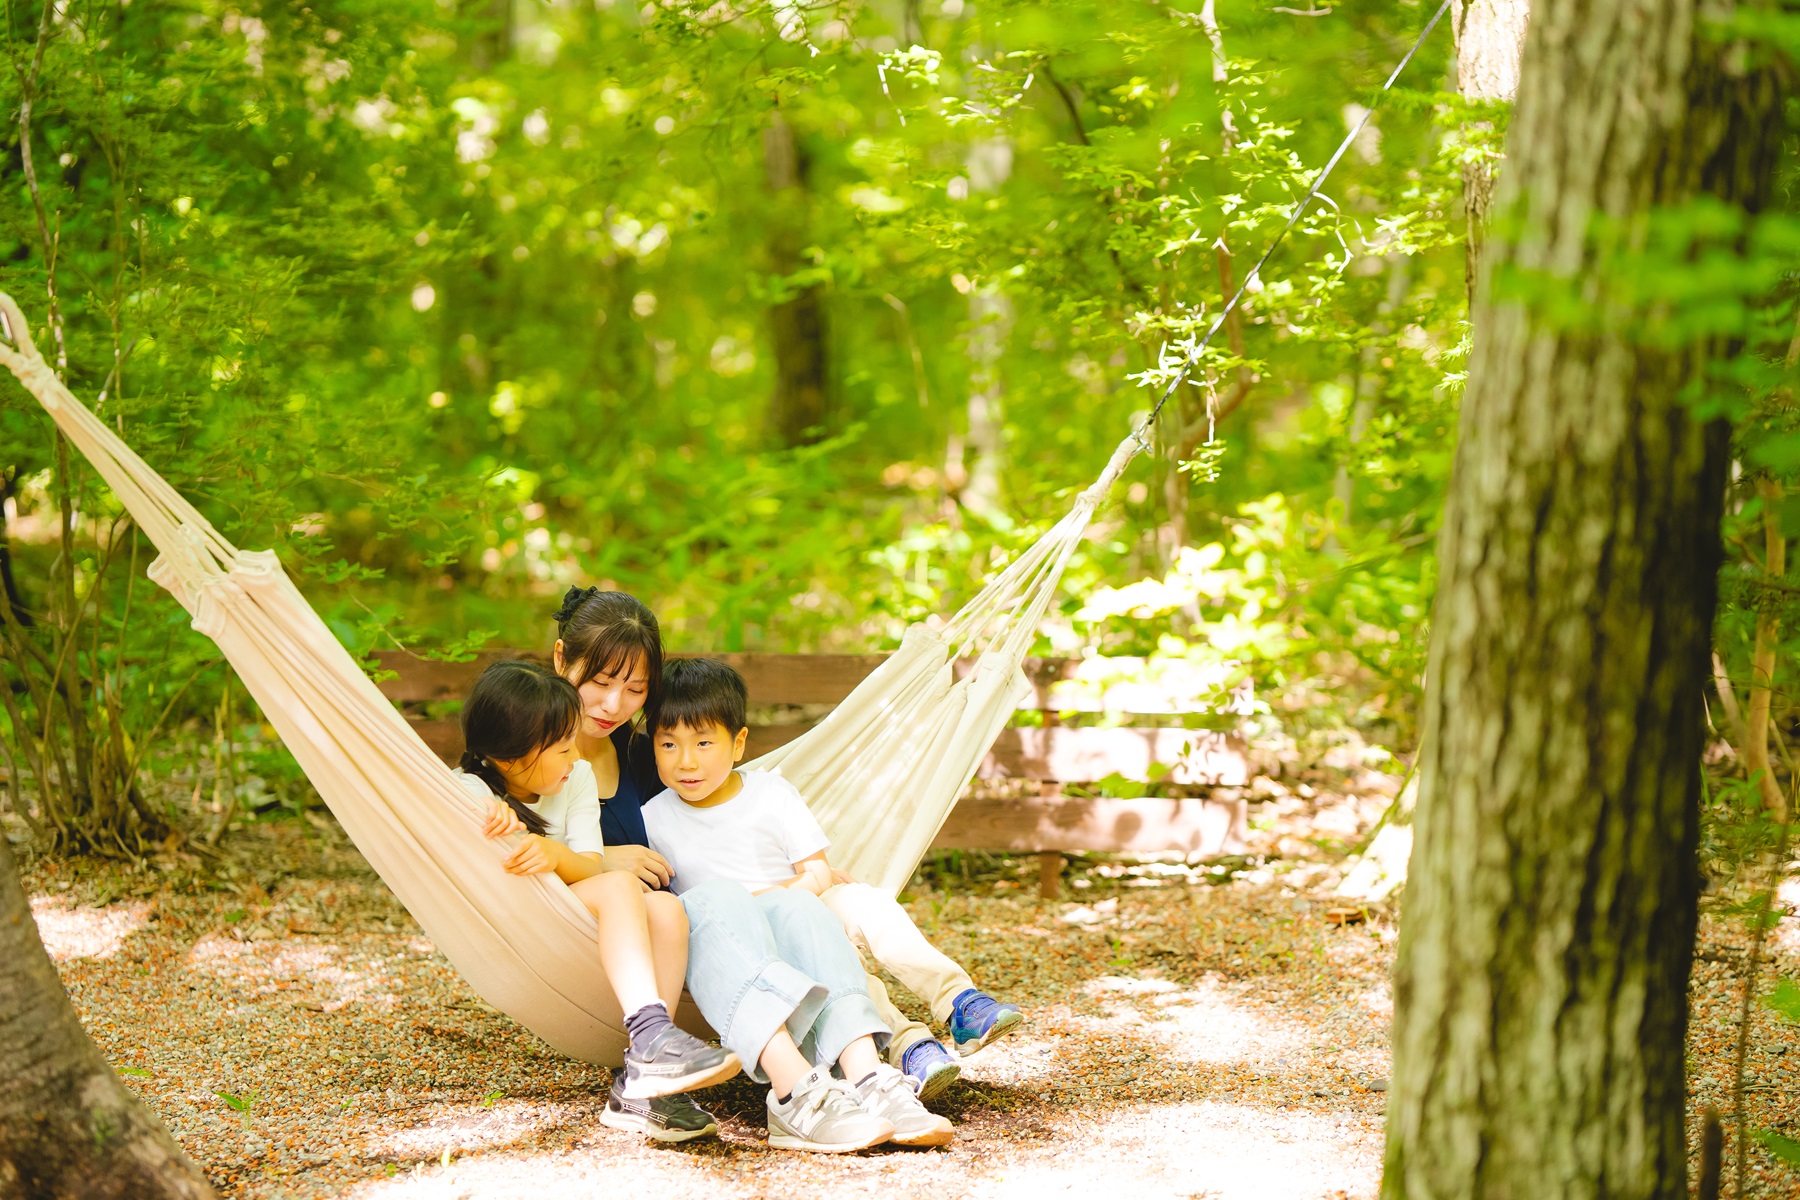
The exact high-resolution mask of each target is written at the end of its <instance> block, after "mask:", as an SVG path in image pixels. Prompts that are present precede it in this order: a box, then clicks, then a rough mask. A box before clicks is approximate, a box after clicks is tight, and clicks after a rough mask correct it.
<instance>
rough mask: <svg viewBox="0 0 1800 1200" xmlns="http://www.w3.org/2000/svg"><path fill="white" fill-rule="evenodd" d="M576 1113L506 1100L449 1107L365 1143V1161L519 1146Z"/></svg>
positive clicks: (410, 1159)
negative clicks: (410, 1125) (423, 1119)
mask: <svg viewBox="0 0 1800 1200" xmlns="http://www.w3.org/2000/svg"><path fill="white" fill-rule="evenodd" d="M575 1115H576V1114H574V1113H572V1112H570V1110H569V1109H568V1108H567V1106H565V1105H560V1104H543V1103H533V1102H530V1101H517V1100H514V1101H506V1102H503V1103H499V1104H493V1103H492V1102H490V1103H489V1104H488V1105H481V1104H474V1105H457V1106H455V1107H448V1106H446V1107H445V1108H444V1110H443V1111H441V1112H439V1113H438V1114H437V1115H435V1116H432V1117H430V1118H428V1119H426V1120H425V1121H423V1122H422V1123H420V1124H418V1125H414V1126H412V1127H411V1128H408V1129H401V1130H397V1131H395V1132H392V1133H385V1134H374V1135H371V1136H369V1137H367V1138H364V1139H362V1141H361V1142H360V1143H359V1144H358V1147H357V1148H358V1151H359V1152H360V1153H361V1154H362V1156H363V1157H364V1158H370V1159H386V1160H396V1161H401V1162H413V1161H418V1160H421V1159H437V1158H441V1157H442V1155H443V1154H444V1152H445V1151H446V1150H448V1151H449V1152H450V1153H451V1155H453V1156H456V1155H462V1154H466V1153H469V1152H470V1151H474V1150H481V1149H486V1148H489V1147H506V1146H512V1145H516V1144H518V1143H519V1142H521V1141H525V1140H527V1139H529V1138H530V1137H531V1136H532V1135H534V1134H538V1133H542V1132H543V1131H545V1130H548V1129H553V1128H555V1127H556V1126H558V1125H561V1124H564V1123H566V1122H567V1121H569V1120H570V1119H571V1117H573V1116H575Z"/></svg>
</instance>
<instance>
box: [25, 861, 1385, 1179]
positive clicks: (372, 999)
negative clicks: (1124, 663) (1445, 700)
mask: <svg viewBox="0 0 1800 1200" xmlns="http://www.w3.org/2000/svg"><path fill="white" fill-rule="evenodd" d="M266 836H269V837H276V836H286V835H285V834H281V833H279V832H277V833H271V834H268V835H266ZM308 836H309V837H310V835H308ZM309 853H310V854H313V855H315V856H319V857H321V858H322V859H323V861H322V862H319V863H311V864H310V865H308V864H309V860H308V858H307V855H308V854H309ZM257 861H259V862H265V861H267V862H282V863H283V864H284V869H283V873H282V874H279V875H276V874H274V873H271V874H269V875H268V876H266V877H265V878H266V880H267V882H266V883H258V882H256V881H255V880H252V879H250V878H248V877H247V875H244V874H240V875H238V876H235V877H232V878H231V879H230V880H228V881H209V882H207V883H204V884H203V885H202V886H198V887H193V888H192V889H191V890H182V889H177V888H170V887H167V886H161V887H159V886H158V883H159V881H158V880H156V879H155V878H152V879H150V880H149V881H148V882H147V883H146V882H145V881H141V880H131V879H125V880H108V881H99V880H96V881H95V882H94V883H93V885H92V886H91V887H89V888H87V889H85V890H83V889H75V890H73V891H71V892H70V893H69V895H68V897H67V898H66V899H62V898H58V899H54V900H46V899H44V897H43V896H42V895H40V904H39V911H40V913H41V914H43V915H44V916H45V917H46V918H47V919H46V926H47V932H46V938H47V939H48V940H53V941H54V942H55V944H56V945H57V946H58V947H59V954H65V955H74V956H73V957H65V958H63V959H62V962H61V970H62V973H63V979H64V981H65V984H66V985H67V986H68V987H69V990H70V994H71V997H72V998H73V1000H74V1002H75V1004H76V1007H77V1009H78V1011H79V1012H80V1013H81V1015H82V1018H83V1020H84V1022H85V1023H86V1025H87V1028H88V1029H89V1031H90V1032H91V1033H92V1034H93V1036H94V1038H95V1040H96V1041H97V1042H98V1043H99V1045H100V1046H101V1048H102V1049H103V1050H104V1051H105V1053H106V1054H107V1056H108V1057H109V1059H111V1061H112V1062H113V1063H114V1064H115V1065H116V1066H117V1067H118V1068H119V1069H120V1070H121V1071H122V1072H123V1073H124V1074H125V1077H126V1083H127V1084H128V1085H129V1086H130V1087H131V1088H132V1089H133V1090H134V1091H136V1092H137V1093H138V1094H139V1095H140V1096H142V1097H143V1098H144V1099H145V1100H146V1101H147V1102H148V1103H149V1104H150V1105H151V1106H152V1108H153V1109H154V1110H155V1111H156V1112H157V1114H158V1115H159V1116H160V1117H161V1118H162V1119H163V1121H164V1122H165V1123H166V1124H167V1125H168V1127H169V1128H170V1130H171V1131H172V1132H173V1133H174V1135H175V1136H176V1138H177V1139H178V1140H179V1141H180V1142H181V1144H182V1145H183V1147H184V1148H185V1149H186V1150H187V1151H188V1153H190V1154H191V1155H193V1156H194V1157H195V1159H196V1160H197V1161H198V1162H200V1163H201V1165H202V1166H203V1168H204V1169H205V1170H206V1172H207V1174H208V1176H209V1177H210V1178H211V1179H212V1180H213V1181H214V1183H215V1185H216V1186H217V1187H218V1189H219V1191H220V1194H221V1195H222V1196H225V1197H234V1198H237V1197H245V1198H250V1197H253V1198H256V1200H277V1198H279V1200H290V1198H291V1200H314V1198H323V1197H328V1196H359V1197H364V1196H367V1197H374V1196H380V1197H389V1196H393V1197H409V1196H418V1197H443V1198H445V1200H452V1198H454V1200H476V1198H478V1197H479V1198H481V1200H486V1198H487V1197H506V1196H518V1197H529V1198H530V1200H542V1198H543V1197H544V1196H545V1195H547V1194H552V1193H555V1194H569V1195H598V1194H602V1193H604V1194H609V1195H610V1194H615V1193H619V1192H624V1193H627V1194H636V1193H642V1194H645V1195H649V1196H654V1197H656V1198H657V1200H737V1198H739V1197H743V1198H749V1197H761V1196H786V1197H794V1198H795V1200H808V1198H810V1197H813V1196H822V1195H827V1194H830V1195H833V1196H839V1195H841V1196H854V1197H862V1196H868V1197H877V1196H879V1197H882V1198H883V1200H886V1198H887V1197H892V1196H907V1197H911V1196H920V1197H937V1196H943V1197H945V1198H946V1200H950V1198H954V1197H962V1196H971V1197H996V1198H998V1197H1009V1196H1028V1197H1032V1198H1034V1200H1035V1198H1036V1197H1038V1196H1040V1195H1049V1196H1056V1195H1082V1196H1090V1195H1093V1194H1095V1193H1101V1194H1104V1192H1105V1191H1106V1190H1108V1189H1113V1190H1116V1189H1117V1187H1118V1186H1119V1184H1120V1183H1121V1182H1124V1181H1127V1180H1129V1182H1130V1183H1131V1184H1132V1186H1133V1188H1134V1190H1135V1192H1136V1193H1137V1194H1136V1195H1134V1197H1133V1200H1149V1198H1151V1197H1165V1196H1166V1197H1192V1196H1209V1197H1246V1198H1249V1197H1273V1198H1276V1200H1281V1198H1285V1197H1290V1196H1291V1197H1295V1198H1297V1200H1312V1198H1315V1197H1316V1198H1318V1200H1328V1198H1334V1197H1358V1198H1362V1197H1366V1196H1372V1195H1373V1188H1374V1181H1375V1179H1376V1162H1377V1158H1378V1154H1379V1145H1380V1121H1381V1109H1382V1100H1383V1097H1382V1096H1381V1095H1380V1094H1379V1093H1378V1092H1377V1091H1374V1090H1372V1089H1371V1088H1369V1087H1368V1086H1366V1085H1367V1084H1368V1083H1369V1082H1370V1081H1371V1079H1372V1078H1373V1077H1375V1076H1378V1075H1382V1074H1385V1073H1386V1057H1385V1056H1386V1037H1387V1027H1388V1019H1387V1015H1386V1012H1385V1011H1384V1009H1385V1007H1386V1004H1385V997H1386V985H1385V978H1386V972H1387V970H1388V964H1389V961H1390V959H1391V945H1390V942H1389V940H1388V938H1387V936H1386V934H1387V931H1388V930H1389V929H1391V926H1387V925H1384V926H1382V927H1381V928H1379V929H1377V928H1371V927H1369V926H1366V925H1359V926H1353V927H1345V926H1336V925H1333V924H1332V923H1331V922H1329V921H1327V920H1326V919H1325V917H1324V915H1323V914H1324V912H1325V908H1326V905H1325V903H1324V901H1323V898H1322V896H1320V895H1317V894H1314V893H1310V892H1307V891H1305V890H1303V889H1301V888H1296V887H1289V886H1285V885H1283V884H1282V883H1281V882H1280V881H1279V880H1270V879H1268V878H1264V875H1266V872H1263V871H1261V869H1259V870H1258V873H1257V877H1256V878H1253V879H1245V880H1240V881H1238V882H1230V883H1225V884H1220V885H1217V886H1215V885H1213V884H1210V883H1206V882H1204V881H1201V880H1197V879H1195V878H1194V877H1193V876H1192V875H1191V874H1188V875H1174V874H1171V875H1168V877H1167V878H1164V877H1162V876H1160V875H1144V876H1131V877H1128V878H1124V879H1117V878H1112V877H1109V876H1104V875H1099V874H1095V875H1093V876H1092V877H1091V878H1089V879H1088V887H1086V888H1082V889H1077V890H1076V893H1075V894H1076V897H1077V898H1073V899H1070V900H1065V901H1045V900H1040V899H1038V898H1037V897H1036V896H1034V895H1032V894H1030V893H1029V891H1028V890H1026V889H1023V888H998V887H991V888H990V887H986V886H982V885H976V886H974V887H967V888H965V887H958V888H955V889H952V890H926V891H923V892H921V893H920V894H918V895H913V896H910V897H908V898H907V903H908V906H909V911H911V912H912V913H913V915H914V918H915V920H918V921H919V922H920V924H921V927H922V928H924V929H925V930H926V932H927V934H928V936H930V937H932V938H933V939H934V940H935V941H936V942H937V943H938V944H939V945H940V946H942V947H944V948H946V949H947V950H949V951H950V952H952V953H953V954H955V955H956V956H957V957H958V958H960V959H961V960H962V961H963V962H964V963H965V965H966V966H967V967H968V968H969V970H970V971H971V972H972V973H973V974H974V976H975V978H976V980H977V981H978V983H980V984H981V985H982V986H984V987H986V988H987V989H988V990H990V991H993V992H994V993H996V994H997V995H1000V996H1001V997H1002V998H1004V999H1008V1000H1012V1001H1014V1002H1016V1003H1018V1004H1020V1005H1021V1006H1023V1008H1024V1010H1025V1012H1026V1021H1025V1024H1024V1026H1023V1027H1022V1028H1021V1029H1020V1030H1019V1032H1017V1033H1016V1034H1014V1035H1013V1036H1011V1037H1009V1038H1007V1039H1005V1040H1003V1041H1001V1042H999V1043H997V1044H996V1045H994V1046H992V1047H990V1048H988V1049H987V1050H985V1051H983V1052H982V1053H980V1054H978V1055H975V1056H974V1057H972V1058H968V1059H964V1060H962V1067H963V1075H962V1082H961V1083H959V1084H957V1085H955V1086H953V1087H952V1088H950V1089H949V1090H948V1091H947V1092H946V1093H945V1094H944V1095H943V1096H942V1097H941V1098H940V1099H939V1100H938V1101H937V1102H936V1106H937V1107H938V1108H939V1110H940V1111H942V1112H943V1113H944V1114H945V1115H947V1116H949V1117H950V1118H951V1119H952V1120H953V1121H955V1122H956V1124H957V1128H958V1140H957V1141H956V1142H955V1143H954V1144H953V1145H952V1146H950V1147H948V1148H946V1149H943V1150H939V1151H897V1150H886V1151H876V1152H871V1153H868V1154H864V1155H856V1156H850V1157H847V1158H843V1157H836V1156H831V1157H823V1156H810V1155H796V1154H784V1153H781V1152H777V1151H771V1150H769V1149H768V1148H767V1145H766V1142H765V1140H764V1138H765V1132H764V1119H763V1104H764V1097H765V1091H764V1089H762V1088H760V1087H757V1086H755V1085H753V1084H750V1083H749V1082H748V1081H747V1080H743V1079H739V1080H735V1081H733V1082H731V1083H729V1084H727V1085H724V1086H722V1087H719V1088H716V1089H713V1090H711V1091H709V1092H707V1093H706V1094H705V1095H704V1096H702V1097H701V1100H702V1102H703V1103H704V1104H705V1105H706V1106H707V1107H708V1108H710V1109H711V1110H712V1111H714V1112H715V1113H717V1115H718V1117H719V1119H720V1123H721V1126H722V1136H721V1138H720V1139H719V1140H716V1141H703V1142H699V1143H695V1144H693V1145H690V1146H687V1147H682V1148H668V1147H659V1146H655V1145H650V1144H646V1143H645V1142H643V1141H642V1140H641V1139H639V1138H637V1137H635V1136H633V1135H630V1134H624V1133H618V1132H615V1131H612V1130H608V1129H606V1128H604V1127H603V1126H601V1125H600V1124H599V1117H600V1114H601V1112H602V1111H603V1109H604V1106H605V1098H606V1091H607V1085H608V1082H609V1073H608V1072H607V1071H606V1070H604V1069H602V1068H597V1067H594V1066H590V1065H588V1064H584V1063H579V1062H574V1061H572V1060H569V1059H567V1058H564V1057H563V1056H561V1055H559V1054H556V1053H554V1052H552V1051H550V1050H549V1049H548V1047H546V1046H544V1045H543V1044H542V1043H540V1042H538V1041H537V1039H536V1038H534V1037H533V1036H532V1035H530V1034H529V1033H527V1032H526V1031H524V1030H522V1029H521V1028H519V1027H518V1026H517V1025H515V1024H513V1023H512V1022H511V1021H509V1020H508V1019H506V1018H505V1017H503V1016H501V1015H499V1014H498V1013H496V1012H494V1010H493V1009H491V1008H489V1007H488V1006H487V1005H485V1004H483V1003H481V1001H480V1000H479V999H477V998H476V997H475V996H474V994H473V993H472V992H471V991H470V990H469V989H468V987H467V986H466V985H465V984H464V983H463V982H462V981H461V979H460V978H458V976H457V975H456V974H455V972H454V970H452V969H451V968H450V966H449V964H448V963H447V962H446V961H445V960H444V959H443V958H442V956H441V955H439V954H438V953H437V952H436V950H435V948H434V947H433V946H432V944H431V943H430V942H429V941H428V940H427V939H425V938H424V937H423V936H422V934H421V933H420V931H419V929H418V928H417V926H416V925H414V924H413V923H412V922H411V921H410V919H409V918H408V917H407V916H406V914H405V913H404V912H403V911H402V910H401V909H400V908H399V907H398V905H397V904H396V903H395V902H394V901H393V899H392V897H391V896H390V895H389V894H388V893H387V892H386V890H385V889H384V888H382V887H381V885H380V884H379V883H378V882H377V881H375V880H374V879H373V877H372V876H370V875H368V874H367V872H366V868H365V867H364V866H363V865H362V864H361V861H360V859H359V858H357V857H356V856H355V855H354V854H353V852H351V851H350V850H349V849H348V847H347V846H346V845H344V844H342V843H338V842H333V843H329V844H327V845H326V846H324V847H323V848H321V847H319V846H316V845H313V844H311V843H309V844H308V845H307V846H300V847H296V846H290V845H282V846H272V847H263V848H261V850H260V852H259V854H258V858H257ZM288 863H299V864H301V865H299V866H298V867H293V868H290V867H287V866H286V865H285V864H288ZM1030 865H1031V864H1027V866H1028V867H1029V866H1030ZM109 869H110V868H109ZM134 887H142V888H144V889H145V890H144V891H143V892H140V893H138V894H139V895H140V896H147V897H148V898H147V899H137V898H133V899H130V900H128V901H126V902H125V903H110V904H108V903H107V902H108V901H109V900H111V898H112V897H116V896H121V895H124V896H130V895H132V888H134ZM46 890H47V889H46ZM52 894H54V893H52ZM84 897H86V900H85V902H86V903H89V904H93V903H96V901H97V902H98V903H100V904H101V905H102V907H96V908H83V907H81V904H82V902H83V898H84ZM71 914H72V915H71ZM59 921H60V922H62V923H61V924H58V923H57V922H59ZM77 935H79V936H77ZM96 955H98V956H99V957H96ZM1371 996H1380V997H1382V998H1383V1001H1382V1003H1379V1004H1376V1003H1371V1002H1370V997H1371ZM895 999H896V1001H897V1002H899V1003H900V1004H901V1005H902V1007H907V1008H909V1009H910V1010H911V1011H913V1012H914V1013H915V1015H918V1014H919V1013H920V1012H921V1011H922V1010H921V1009H920V1007H919V1005H918V1001H917V1000H916V998H914V997H912V996H911V995H910V994H909V993H904V990H903V989H898V988H896V989H895Z"/></svg>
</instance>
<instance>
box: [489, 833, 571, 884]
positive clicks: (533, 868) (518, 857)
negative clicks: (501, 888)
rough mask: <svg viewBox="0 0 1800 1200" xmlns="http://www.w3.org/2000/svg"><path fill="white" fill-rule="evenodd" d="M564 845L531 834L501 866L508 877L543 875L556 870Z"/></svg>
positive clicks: (539, 835)
mask: <svg viewBox="0 0 1800 1200" xmlns="http://www.w3.org/2000/svg"><path fill="white" fill-rule="evenodd" d="M562 850H563V844H562V843H561V842H558V841H556V840H554V839H552V838H547V837H544V836H542V835H541V834H536V833H533V834H529V835H527V836H526V838H525V840H524V841H522V842H520V843H519V844H518V846H517V848H515V849H514V850H513V852H512V853H511V854H509V855H507V856H506V859H505V861H503V862H502V863H501V864H500V866H501V867H502V868H503V869H504V870H505V871H506V873H507V874H508V875H542V874H544V873H545V872H546V871H554V870H556V864H557V861H558V860H559V859H560V858H561V852H562Z"/></svg>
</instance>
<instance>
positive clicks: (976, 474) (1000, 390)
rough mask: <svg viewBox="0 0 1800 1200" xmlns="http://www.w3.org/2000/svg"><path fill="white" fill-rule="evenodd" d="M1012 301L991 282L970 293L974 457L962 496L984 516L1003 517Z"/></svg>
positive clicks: (990, 518)
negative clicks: (1004, 370)
mask: <svg viewBox="0 0 1800 1200" xmlns="http://www.w3.org/2000/svg"><path fill="white" fill-rule="evenodd" d="M1012 323H1013V307H1012V301H1011V300H1009V299H1007V297H1006V294H1005V293H1004V292H1001V291H1000V290H999V289H997V288H994V287H992V286H985V287H984V286H977V287H976V288H975V289H974V290H973V291H971V292H970V293H969V326H970V328H969V443H968V445H969V449H970V450H971V451H973V452H974V456H975V463H974V465H973V466H971V467H970V468H969V481H968V482H967V483H966V484H964V485H963V488H962V491H961V493H960V494H959V495H958V496H957V500H958V501H959V502H960V503H961V504H962V506H963V507H964V508H966V509H968V510H969V511H970V512H972V513H974V514H975V515H976V516H978V517H980V518H981V519H982V520H984V521H988V522H993V521H996V520H1004V519H1005V513H1006V509H1005V506H1004V505H1003V504H1002V503H1001V489H1000V471H1001V468H1002V467H1004V466H1005V464H1006V440H1005V435H1006V424H1005V417H1004V415H1003V414H1004V406H1005V398H1006V384H1005V382H1004V380H1003V379H1002V377H1001V374H1000V360H1001V358H1002V357H1004V356H1005V354H1006V343H1007V340H1008V339H1009V338H1010V337H1011V336H1012Z"/></svg>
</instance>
